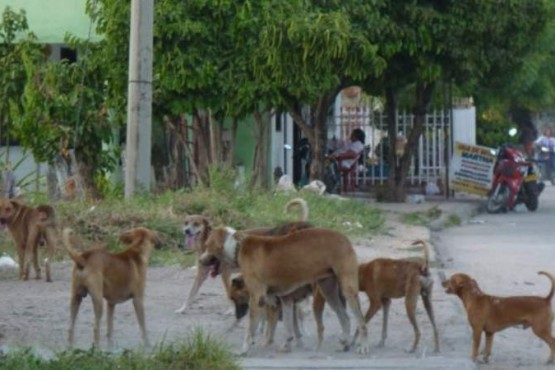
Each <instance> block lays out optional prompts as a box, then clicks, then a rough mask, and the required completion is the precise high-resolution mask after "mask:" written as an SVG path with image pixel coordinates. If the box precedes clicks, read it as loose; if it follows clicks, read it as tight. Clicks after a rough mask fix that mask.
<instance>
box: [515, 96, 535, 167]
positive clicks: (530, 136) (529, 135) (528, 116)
mask: <svg viewBox="0 0 555 370" xmlns="http://www.w3.org/2000/svg"><path fill="white" fill-rule="evenodd" d="M510 113H511V118H512V120H513V121H514V122H516V124H517V125H518V129H519V131H520V137H519V138H518V140H519V142H520V143H521V144H523V146H524V152H525V153H526V155H528V156H529V157H531V156H533V155H534V141H535V140H536V139H537V137H538V129H537V128H536V125H534V122H533V121H532V112H531V111H530V110H529V109H527V108H524V107H521V106H520V105H519V104H518V103H514V102H513V103H512V104H511V108H510Z"/></svg>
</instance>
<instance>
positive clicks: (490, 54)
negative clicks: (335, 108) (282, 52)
mask: <svg viewBox="0 0 555 370" xmlns="http://www.w3.org/2000/svg"><path fill="white" fill-rule="evenodd" d="M546 9H547V8H546V2H541V1H537V2H521V1H516V0H513V1H507V2H504V3H503V6H500V4H499V2H496V1H480V0H474V1H464V2H462V1H455V0H453V1H448V2H445V1H435V0H428V1H420V2H410V3H403V4H399V3H398V2H393V1H390V2H387V5H386V7H385V8H384V9H383V11H384V14H385V16H386V18H387V19H389V20H390V26H391V27H389V28H385V30H386V31H387V32H383V33H382V34H378V35H377V37H378V39H376V40H375V41H374V42H376V43H378V44H380V45H382V50H383V51H384V54H383V57H384V59H385V60H386V61H387V68H386V70H385V72H384V74H383V75H382V76H380V78H379V79H378V80H377V81H376V80H374V79H370V80H368V81H366V84H365V86H369V85H371V86H382V89H383V91H384V92H385V96H386V99H387V102H386V107H387V113H388V120H389V121H388V127H389V129H388V136H389V144H390V145H389V156H388V157H389V166H390V177H389V179H388V188H389V189H391V193H390V194H389V200H393V201H404V198H405V193H406V177H407V174H408V171H409V168H410V162H411V160H412V157H413V155H414V152H415V150H416V147H417V144H418V140H419V138H420V136H421V133H422V130H423V127H424V118H425V114H426V112H427V109H428V106H429V104H430V102H431V99H432V96H433V93H434V91H435V88H436V86H437V84H438V83H442V82H444V81H448V82H452V83H454V84H455V85H457V86H460V87H461V88H462V89H466V91H475V89H476V88H477V87H478V86H484V85H487V84H488V83H491V81H492V80H493V78H494V77H495V76H500V75H510V74H511V73H513V72H515V71H516V70H518V68H519V67H520V65H521V63H522V58H523V57H524V56H526V55H527V54H528V53H529V47H528V46H529V43H530V42H533V41H534V40H535V39H536V38H537V37H538V36H539V34H540V33H541V31H542V30H543V29H544V26H545V24H546V19H547V17H546ZM388 45H390V46H388ZM402 91H411V92H412V94H413V98H412V110H413V113H414V121H413V126H412V128H411V130H410V132H409V135H408V140H407V144H406V146H405V150H404V153H403V154H402V155H401V156H400V157H399V158H397V156H396V153H395V150H394V148H395V145H394V144H395V138H396V133H397V129H396V120H395V108H396V107H397V100H398V97H399V95H400V94H401V92H402ZM391 169H392V170H391Z"/></svg>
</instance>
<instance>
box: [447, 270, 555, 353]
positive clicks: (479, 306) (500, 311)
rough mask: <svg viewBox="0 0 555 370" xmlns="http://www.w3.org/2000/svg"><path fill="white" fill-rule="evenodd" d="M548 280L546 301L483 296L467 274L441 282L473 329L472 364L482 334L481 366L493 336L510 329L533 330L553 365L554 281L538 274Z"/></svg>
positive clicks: (542, 299) (544, 298) (544, 273)
mask: <svg viewBox="0 0 555 370" xmlns="http://www.w3.org/2000/svg"><path fill="white" fill-rule="evenodd" d="M538 274H541V275H545V276H547V277H548V278H549V279H550V280H551V290H550V291H549V294H548V295H547V296H546V297H537V296H516V297H496V296H491V295H487V294H485V293H483V292H482V291H481V290H480V288H479V287H478V284H477V283H476V280H474V279H472V278H471V277H470V276H468V275H466V274H461V273H458V274H454V275H452V276H451V277H450V278H449V279H447V280H445V281H443V282H442V286H443V287H444V288H445V291H446V292H447V293H449V294H456V295H457V296H458V297H459V298H460V299H461V301H462V303H463V305H464V308H465V310H466V314H467V316H468V322H469V324H470V326H471V328H472V360H473V361H476V360H477V358H478V351H479V348H480V339H481V336H482V332H484V333H485V334H486V346H485V349H484V362H486V363H487V362H488V360H489V357H490V355H491V347H492V345H493V335H494V334H495V333H496V332H498V331H501V330H503V329H506V328H508V327H510V326H520V325H522V327H523V328H524V329H526V328H528V327H532V331H533V332H534V334H536V335H537V336H538V337H539V338H540V339H542V340H543V341H544V342H546V343H547V345H548V346H549V348H550V350H551V353H550V355H549V358H548V360H547V363H548V364H551V363H553V360H554V358H555V338H554V337H553V336H552V335H551V324H552V322H553V311H552V309H551V299H552V298H553V293H554V289H555V278H554V277H553V275H551V274H550V273H548V272H544V271H540V272H538Z"/></svg>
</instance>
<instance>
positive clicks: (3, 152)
mask: <svg viewBox="0 0 555 370" xmlns="http://www.w3.org/2000/svg"><path fill="white" fill-rule="evenodd" d="M8 150H9V160H10V162H11V163H12V167H13V168H14V174H15V177H16V182H20V181H22V180H23V181H24V182H25V183H27V184H28V185H27V186H26V187H25V189H22V190H24V191H26V192H30V191H37V190H38V191H46V172H47V170H48V165H47V164H46V163H40V164H37V162H36V161H35V158H34V157H33V155H32V154H31V152H27V153H24V151H23V148H21V147H20V146H11V147H9V148H7V147H2V148H0V168H1V169H2V171H3V170H4V169H5V168H6V158H7V151H8ZM20 161H21V163H20ZM18 163H19V164H18ZM16 166H17V167H16ZM37 174H38V175H39V177H41V179H40V184H41V185H40V187H39V189H37V188H36V181H35V180H36V178H37ZM2 196H4V195H3V194H2Z"/></svg>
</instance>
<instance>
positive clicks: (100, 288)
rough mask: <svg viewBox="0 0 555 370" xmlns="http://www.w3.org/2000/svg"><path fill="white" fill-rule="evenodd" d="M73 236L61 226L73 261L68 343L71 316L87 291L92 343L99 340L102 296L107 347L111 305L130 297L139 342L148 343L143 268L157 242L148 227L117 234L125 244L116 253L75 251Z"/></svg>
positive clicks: (99, 250)
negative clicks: (90, 304)
mask: <svg viewBox="0 0 555 370" xmlns="http://www.w3.org/2000/svg"><path fill="white" fill-rule="evenodd" d="M75 240H76V236H75V235H74V234H73V231H72V230H71V229H64V231H63V242H64V245H65V247H66V249H67V251H68V253H69V255H70V256H71V258H72V259H73V261H74V262H75V266H74V267H73V276H72V286H71V304H70V308H71V320H70V327H69V344H70V346H71V345H73V333H74V329H75V319H76V318H77V313H78V312H79V306H80V305H81V301H82V300H83V298H84V297H86V296H87V293H88V294H90V295H91V299H92V302H93V308H94V317H95V322H94V328H93V333H94V344H95V346H97V347H98V345H99V340H100V334H99V333H100V319H101V317H102V304H103V301H102V298H104V299H106V302H107V304H108V317H107V321H108V334H107V337H108V346H109V347H112V345H113V342H112V333H113V323H114V308H115V305H116V304H118V303H122V302H125V301H127V300H128V299H132V300H133V307H134V308H135V314H136V315H137V321H138V322H139V326H140V328H141V334H142V337H143V341H144V343H145V345H146V346H148V345H149V344H148V339H147V334H146V328H145V314H144V307H143V297H144V290H145V283H146V270H147V267H148V260H149V258H150V253H151V251H152V248H153V247H154V246H155V245H156V244H158V243H159V239H158V236H157V235H156V234H155V233H154V232H153V231H151V230H149V229H147V228H144V227H138V228H135V229H132V230H130V231H127V232H124V233H122V234H121V235H120V237H119V240H120V242H122V243H123V244H126V245H128V247H127V248H126V249H125V250H123V251H121V252H119V253H115V254H112V253H108V252H107V251H106V250H105V249H103V248H96V249H89V250H86V251H83V252H78V251H76V250H74V249H73V245H74V244H75Z"/></svg>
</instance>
